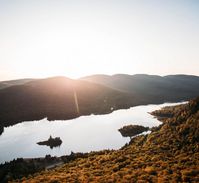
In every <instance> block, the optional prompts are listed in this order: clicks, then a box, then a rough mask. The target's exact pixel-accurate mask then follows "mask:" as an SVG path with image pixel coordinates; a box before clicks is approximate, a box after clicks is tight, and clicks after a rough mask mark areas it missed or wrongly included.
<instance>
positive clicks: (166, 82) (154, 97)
mask: <svg viewBox="0 0 199 183" xmlns="http://www.w3.org/2000/svg"><path fill="white" fill-rule="evenodd" d="M81 79H82V80H85V81H90V82H94V83H98V84H103V85H105V86H108V87H111V88H113V89H117V90H120V91H122V92H127V93H131V94H133V95H134V97H135V98H140V97H141V98H143V100H145V101H147V102H149V103H154V102H155V103H156V102H168V101H180V100H189V99H191V98H194V97H197V96H198V95H199V77H198V76H191V75H168V76H164V77H161V76H156V75H146V74H136V75H125V74H117V75H113V76H108V75H92V76H87V77H84V78H81Z"/></svg>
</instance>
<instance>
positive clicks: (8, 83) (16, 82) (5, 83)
mask: <svg viewBox="0 0 199 183" xmlns="http://www.w3.org/2000/svg"><path fill="white" fill-rule="evenodd" d="M33 80H35V79H18V80H10V81H1V82H0V89H3V88H7V87H10V86H14V85H23V84H25V83H27V82H30V81H33Z"/></svg>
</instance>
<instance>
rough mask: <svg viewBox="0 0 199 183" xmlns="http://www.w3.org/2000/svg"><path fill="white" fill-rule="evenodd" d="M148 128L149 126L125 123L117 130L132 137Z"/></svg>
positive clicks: (125, 135)
mask: <svg viewBox="0 0 199 183" xmlns="http://www.w3.org/2000/svg"><path fill="white" fill-rule="evenodd" d="M148 130H149V127H144V126H140V125H127V126H123V127H122V128H120V129H119V130H118V131H119V132H120V133H121V134H122V136H123V137H130V138H132V137H133V136H135V135H138V134H140V133H142V132H145V131H148Z"/></svg>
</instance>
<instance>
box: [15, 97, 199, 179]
mask: <svg viewBox="0 0 199 183" xmlns="http://www.w3.org/2000/svg"><path fill="white" fill-rule="evenodd" d="M153 114H154V115H156V116H158V117H161V118H160V119H161V120H162V121H163V124H162V125H161V126H159V127H155V128H153V129H152V133H151V134H148V135H145V136H143V135H142V136H138V137H136V138H134V139H132V140H131V142H130V144H129V145H126V146H125V147H123V148H121V149H120V150H116V151H101V152H98V153H90V154H89V155H88V157H87V158H77V159H75V160H73V161H70V162H69V163H66V164H64V165H63V166H62V167H59V168H56V169H54V170H51V171H43V172H40V173H37V174H35V175H33V176H29V177H28V178H25V177H24V178H22V179H21V180H23V181H24V182H28V183H29V182H102V183H104V182H109V183H112V182H126V183H129V182H143V183H144V182H195V183H196V182H199V145H198V141H199V98H197V99H195V100H192V101H190V102H189V103H188V104H183V105H180V106H176V107H166V108H163V109H162V110H158V111H155V112H153ZM13 182H17V181H13Z"/></svg>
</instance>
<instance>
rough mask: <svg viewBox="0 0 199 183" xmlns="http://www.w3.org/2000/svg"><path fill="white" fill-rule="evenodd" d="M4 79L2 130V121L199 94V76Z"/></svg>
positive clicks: (66, 116) (82, 112)
mask: <svg viewBox="0 0 199 183" xmlns="http://www.w3.org/2000/svg"><path fill="white" fill-rule="evenodd" d="M2 84H4V85H5V84H6V87H4V88H2V89H0V102H1V103H0V104H1V105H0V133H2V132H3V127H4V126H9V125H12V124H16V123H18V122H22V121H32V120H40V119H42V118H45V117H47V118H48V119H49V120H63V119H71V118H75V117H78V116H81V115H89V114H92V113H94V114H104V113H109V112H111V111H113V110H116V109H122V108H129V107H132V106H136V105H143V104H153V103H154V104H155V103H163V102H177V101H182V100H189V99H190V98H194V97H196V96H198V95H199V77H197V76H187V75H170V76H165V77H161V76H155V75H132V76H131V75H123V74H118V75H113V76H107V75H94V76H88V77H85V78H81V79H79V80H73V79H69V78H66V77H53V78H47V79H36V80H33V79H24V80H15V81H8V82H7V81H4V82H1V83H0V85H2ZM8 86H9V87H8Z"/></svg>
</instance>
